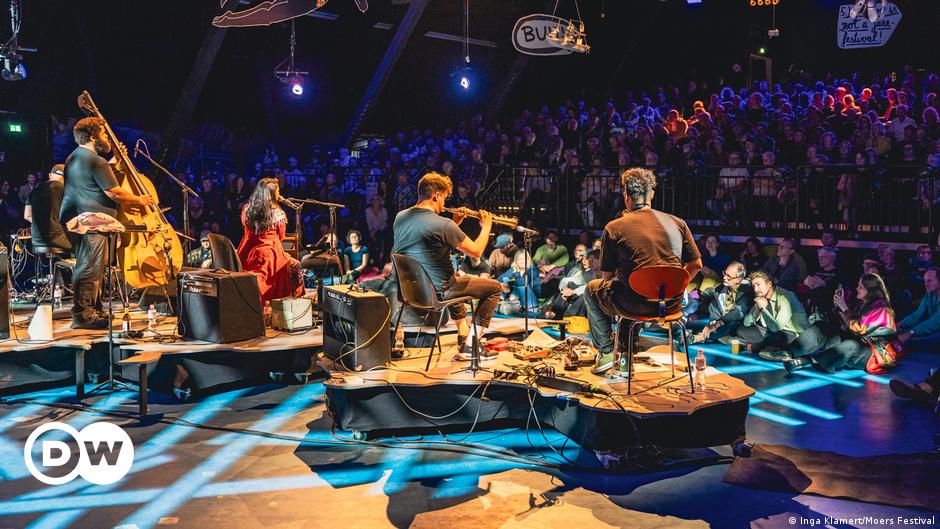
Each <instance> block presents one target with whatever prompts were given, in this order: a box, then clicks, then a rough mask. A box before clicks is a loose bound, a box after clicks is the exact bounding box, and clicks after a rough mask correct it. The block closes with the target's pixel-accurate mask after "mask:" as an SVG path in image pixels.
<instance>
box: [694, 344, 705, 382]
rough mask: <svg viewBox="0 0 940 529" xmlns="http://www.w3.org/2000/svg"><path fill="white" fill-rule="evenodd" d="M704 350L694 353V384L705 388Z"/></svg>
mask: <svg viewBox="0 0 940 529" xmlns="http://www.w3.org/2000/svg"><path fill="white" fill-rule="evenodd" d="M705 367H706V366H705V352H704V351H702V350H701V349H699V350H698V354H697V355H695V385H696V386H697V387H699V388H703V389H704V388H705Z"/></svg>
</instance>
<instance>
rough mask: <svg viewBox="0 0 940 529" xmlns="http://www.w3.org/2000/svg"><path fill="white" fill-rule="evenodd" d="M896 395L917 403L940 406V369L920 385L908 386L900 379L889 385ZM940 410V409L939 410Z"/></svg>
mask: <svg viewBox="0 0 940 529" xmlns="http://www.w3.org/2000/svg"><path fill="white" fill-rule="evenodd" d="M888 387H890V388H891V391H892V392H894V394H895V395H897V396H899V397H901V398H902V399H908V400H913V401H915V402H923V403H928V402H929V403H931V404H935V405H938V406H940V369H937V370H934V372H933V373H931V374H930V376H928V377H927V378H925V379H924V381H923V382H921V383H919V384H906V383H904V382H902V381H901V380H898V379H893V380H891V382H889V383H888ZM938 409H940V408H938Z"/></svg>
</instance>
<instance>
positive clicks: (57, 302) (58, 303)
mask: <svg viewBox="0 0 940 529" xmlns="http://www.w3.org/2000/svg"><path fill="white" fill-rule="evenodd" d="M52 308H53V309H61V308H62V285H58V284H57V285H56V286H55V289H53V291H52Z"/></svg>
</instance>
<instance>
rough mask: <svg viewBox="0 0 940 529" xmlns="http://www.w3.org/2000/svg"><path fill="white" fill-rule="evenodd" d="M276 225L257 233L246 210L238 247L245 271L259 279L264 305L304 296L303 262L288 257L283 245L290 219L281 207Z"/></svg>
mask: <svg viewBox="0 0 940 529" xmlns="http://www.w3.org/2000/svg"><path fill="white" fill-rule="evenodd" d="M274 221H275V224H274V226H273V227H272V228H269V229H267V230H265V231H264V232H262V233H257V232H255V231H253V230H252V229H251V228H250V227H249V226H248V222H247V221H246V219H245V210H244V209H242V227H243V228H244V229H245V232H244V235H242V240H241V243H239V244H238V258H239V259H240V260H241V262H242V269H244V270H245V271H246V272H254V273H255V274H256V275H257V276H258V289H259V290H260V291H261V302H262V303H264V302H265V301H271V300H272V299H277V298H284V297H290V296H302V295H303V293H304V291H303V284H302V283H301V282H300V277H299V271H300V262H299V261H297V259H294V258H293V257H291V256H289V255H287V254H286V253H284V247H283V246H282V245H281V241H282V240H283V239H284V236H285V235H286V234H287V215H286V214H285V213H284V210H282V209H281V208H279V207H276V208H275V211H274Z"/></svg>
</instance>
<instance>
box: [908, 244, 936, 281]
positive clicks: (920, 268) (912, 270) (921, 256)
mask: <svg viewBox="0 0 940 529" xmlns="http://www.w3.org/2000/svg"><path fill="white" fill-rule="evenodd" d="M935 266H937V264H936V263H934V260H933V250H931V249H930V246H927V245H926V244H921V245H920V246H918V247H917V250H916V251H915V252H914V256H913V257H911V260H910V262H909V266H908V269H907V282H908V284H909V285H910V286H911V288H912V290H913V291H915V292H918V293H920V289H921V286H922V285H923V284H924V273H925V272H927V270H929V269H931V268H933V267H935Z"/></svg>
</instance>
